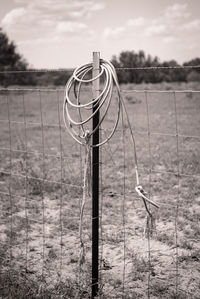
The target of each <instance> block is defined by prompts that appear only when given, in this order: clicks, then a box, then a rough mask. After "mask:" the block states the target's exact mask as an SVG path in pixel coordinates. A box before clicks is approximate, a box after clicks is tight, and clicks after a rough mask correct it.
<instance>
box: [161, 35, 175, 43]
mask: <svg viewBox="0 0 200 299" xmlns="http://www.w3.org/2000/svg"><path fill="white" fill-rule="evenodd" d="M162 41H163V42H164V43H165V44H170V43H173V42H175V41H177V38H176V37H174V36H165V37H163V39H162Z"/></svg>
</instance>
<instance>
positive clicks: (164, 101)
mask: <svg viewBox="0 0 200 299" xmlns="http://www.w3.org/2000/svg"><path fill="white" fill-rule="evenodd" d="M146 87H147V86H143V85H141V86H140V89H137V88H136V89H135V88H131V86H130V85H127V86H123V87H122V93H123V96H124V98H125V102H126V107H127V109H128V112H129V117H130V121H131V126H132V129H133V132H134V136H135V140H136V148H137V155H138V161H139V174H140V180H141V182H142V185H143V186H144V187H145V189H146V190H148V195H149V197H150V199H153V200H154V201H155V202H156V203H157V204H158V205H159V206H160V208H159V210H158V211H157V210H156V209H155V210H154V209H153V208H151V212H152V214H153V215H154V217H155V219H156V223H155V225H156V229H154V230H153V232H152V231H149V227H148V224H147V223H146V222H147V218H146V212H145V209H144V207H143V203H142V202H141V200H140V199H139V198H138V196H137V194H136V193H135V191H134V190H135V184H136V182H135V178H134V161H133V148H132V144H131V142H130V133H129V129H128V124H127V120H126V118H125V115H124V113H122V115H121V119H120V124H119V125H118V129H117V130H116V132H115V135H114V136H113V138H112V139H111V140H110V141H109V142H108V143H106V144H105V145H104V146H103V147H102V148H101V151H100V156H101V159H100V169H101V175H100V216H99V217H100V219H99V220H100V261H99V264H100V269H99V273H100V292H99V297H100V298H101V297H102V298H199V295H200V293H199V286H200V281H199V259H200V253H199V252H200V251H199V249H200V238H199V227H200V226H199V221H200V194H199V193H200V191H199V190H200V188H199V187H200V152H199V142H200V134H199V132H200V118H199V109H200V90H194V89H193V88H189V89H188V87H187V85H185V86H181V87H182V90H181V89H178V88H174V89H172V90H163V89H161V87H162V86H159V89H158V90H156V89H155V90H152V89H150V90H148V89H147V88H146ZM163 87H165V86H164V85H163ZM179 88H180V86H179ZM90 89H91V88H90V86H87V87H86V88H85V89H84V90H82V91H81V92H82V93H83V98H84V97H85V99H87V98H88V97H90V96H91V91H90ZM115 96H116V95H115V94H113V101H112V103H111V108H110V112H109V113H108V114H107V116H106V118H105V120H104V122H103V124H102V126H101V129H100V135H101V138H102V139H105V138H106V136H108V135H109V133H110V131H111V128H112V126H113V123H114V121H115V117H116V115H115V109H116V105H117V101H115ZM63 97H64V90H63V89H62V88H58V89H54V88H51V89H47V88H45V89H42V88H34V89H32V88H27V89H24V88H7V89H6V88H2V89H0V103H1V110H0V126H1V139H0V156H1V168H0V178H1V181H0V197H1V201H0V205H1V208H0V213H1V216H0V242H1V247H0V248H1V249H0V263H1V280H2V282H3V283H4V284H1V285H2V286H3V288H2V289H1V291H2V292H4V293H3V294H6V288H7V287H8V286H10V285H9V284H8V282H7V280H5V274H6V273H12V275H13V273H15V279H16V275H18V276H19V277H20V279H21V281H23V282H24V281H39V285H40V286H41V287H40V288H39V290H38V296H39V295H40V293H42V291H41V289H42V288H44V286H45V287H46V288H47V289H48V290H49V292H50V293H52V294H53V296H54V298H57V297H56V296H58V295H59V292H60V288H61V284H62V285H65V289H64V291H65V294H66V296H68V297H69V298H70V296H71V298H73V297H77V298H88V297H89V296H90V288H91V235H92V232H91V223H92V216H91V196H90V195H88V196H87V200H86V205H85V209H84V215H83V227H82V229H83V241H84V244H85V251H86V259H85V262H84V265H83V266H82V267H81V269H80V266H79V264H78V260H79V252H80V240H79V219H80V210H81V199H82V193H83V176H84V159H85V152H84V147H82V146H79V145H77V144H76V143H75V142H74V141H73V140H72V138H70V136H69V135H68V134H67V133H66V131H65V128H64V124H63V119H62V102H63ZM16 273H17V274H16ZM6 275H7V274H6ZM10 275H11V274H10ZM3 277H4V278H3ZM6 277H7V276H6ZM3 279H4V280H3ZM14 283H15V282H14V281H13V282H12V285H14ZM58 285H59V287H58ZM63 288H64V287H63ZM11 290H12V288H11ZM13 296H14V294H13ZM13 298H14V297H13Z"/></svg>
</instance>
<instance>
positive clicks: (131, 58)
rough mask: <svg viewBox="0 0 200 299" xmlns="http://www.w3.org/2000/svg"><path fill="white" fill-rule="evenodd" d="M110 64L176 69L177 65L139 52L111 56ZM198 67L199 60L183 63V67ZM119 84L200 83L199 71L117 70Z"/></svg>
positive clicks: (121, 66) (122, 66)
mask: <svg viewBox="0 0 200 299" xmlns="http://www.w3.org/2000/svg"><path fill="white" fill-rule="evenodd" d="M111 62H112V63H113V65H114V66H115V67H116V68H126V67H133V68H134V67H136V68H140V67H177V66H181V65H179V64H178V63H177V62H176V61H175V60H170V61H164V62H160V60H159V58H158V57H152V56H150V55H147V56H146V54H145V53H144V51H142V50H140V51H139V52H138V53H136V52H134V51H123V52H121V53H120V55H119V57H116V56H113V57H112V60H111ZM188 65H190V66H196V65H200V58H195V59H193V60H190V61H188V62H185V63H183V66H188ZM117 73H118V79H119V82H120V83H137V84H139V83H142V82H145V83H160V82H163V81H165V82H188V81H199V82H200V68H199V69H160V70H151V69H150V70H135V71H133V70H126V71H122V70H117Z"/></svg>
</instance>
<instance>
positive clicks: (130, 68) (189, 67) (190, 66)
mask: <svg viewBox="0 0 200 299" xmlns="http://www.w3.org/2000/svg"><path fill="white" fill-rule="evenodd" d="M115 69H116V70H118V71H130V70H133V71H137V70H138V71H139V70H145V71H148V70H179V69H186V70H187V69H200V65H182V66H181V65H180V66H146V67H145V66H141V67H128V66H127V67H115ZM74 70H75V68H66V69H65V68H64V69H56V68H49V69H47V68H42V69H34V68H33V69H27V70H0V74H17V73H19V74H21V73H59V72H61V73H63V72H73V71H74Z"/></svg>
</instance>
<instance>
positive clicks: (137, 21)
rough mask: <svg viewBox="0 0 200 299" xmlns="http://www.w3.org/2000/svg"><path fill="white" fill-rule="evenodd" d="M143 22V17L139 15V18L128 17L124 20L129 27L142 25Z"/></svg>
mask: <svg viewBox="0 0 200 299" xmlns="http://www.w3.org/2000/svg"><path fill="white" fill-rule="evenodd" d="M144 23H145V20H144V18H143V17H140V18H136V19H129V20H128V21H127V22H126V25H127V26H130V27H139V26H142V25H144Z"/></svg>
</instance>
